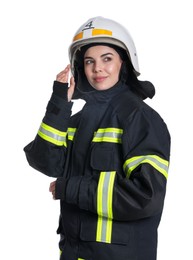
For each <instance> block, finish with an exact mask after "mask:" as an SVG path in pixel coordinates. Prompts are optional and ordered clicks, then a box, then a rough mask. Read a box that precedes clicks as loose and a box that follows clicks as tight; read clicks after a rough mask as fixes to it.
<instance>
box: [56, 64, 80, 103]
mask: <svg viewBox="0 0 193 260" xmlns="http://www.w3.org/2000/svg"><path fill="white" fill-rule="evenodd" d="M69 73H70V64H68V65H67V66H66V68H65V69H64V70H62V71H61V72H60V73H59V74H58V75H57V76H56V80H57V81H59V82H62V83H68V79H69ZM74 88H75V81H74V77H73V76H71V77H70V86H69V88H68V102H69V101H71V99H72V96H73V93H74Z"/></svg>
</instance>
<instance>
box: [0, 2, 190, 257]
mask: <svg viewBox="0 0 193 260" xmlns="http://www.w3.org/2000/svg"><path fill="white" fill-rule="evenodd" d="M98 15H101V16H104V17H107V18H112V19H114V20H117V21H118V22H120V23H122V24H124V25H125V26H126V27H127V28H128V30H129V31H130V33H131V35H132V36H133V39H134V41H135V44H136V47H137V51H138V56H139V65H140V69H141V76H140V79H147V80H150V81H152V82H153V83H154V85H155V87H156V96H155V97H154V99H153V100H149V101H147V102H148V104H150V105H151V106H152V107H154V108H155V109H156V110H157V111H158V112H159V113H160V114H161V116H162V117H163V118H164V120H165V121H166V123H167V125H168V128H169V130H170V133H171V137H172V150H171V165H170V171H169V179H168V186H167V195H166V200H165V207H164V212H163V217H162V221H161V224H160V227H159V245H158V260H171V259H172V260H173V259H175V260H181V259H183V260H184V259H188V260H191V259H193V250H192V232H193V229H192V227H193V225H192V220H193V213H192V212H193V211H192V205H193V203H192V199H193V185H192V182H193V169H192V161H193V160H192V150H193V148H192V147H193V142H192V133H193V129H192V112H191V111H192V110H193V109H192V108H193V106H192V96H191V95H192V91H191V89H192V61H193V51H192V48H193V37H192V31H193V30H192V24H193V19H192V7H191V1H188V0H183V1H178V0H173V1H172V0H145V1H144V0H141V1H140V0H135V1H133V0H132V1H129V0H127V1H121V0H120V1H112V0H110V1H107V0H106V1H104V0H97V1H84V0H82V1H75V0H74V1H67V0H36V1H35V0H33V1H32V0H17V1H14V0H6V1H1V3H0V84H1V86H0V88H1V91H0V95H1V98H0V111H1V112H0V113H1V114H0V117H1V127H0V131H1V132H0V137H1V142H0V145H1V146H0V148H1V156H0V158H1V161H0V169H1V170H0V176H1V179H0V180H1V184H0V210H1V213H0V239H1V242H0V243H1V244H0V248H1V249H0V259H2V260H8V259H20V260H24V259H25V260H26V259H28V260H32V259H33V260H34V259H36V260H44V259H46V260H54V259H58V255H59V254H58V245H57V244H58V239H59V237H58V236H57V235H56V232H55V231H56V228H57V224H58V215H59V202H58V201H53V200H52V197H51V194H50V193H49V192H48V187H49V183H50V182H51V181H52V179H51V178H48V177H46V176H44V175H42V174H40V173H39V172H37V171H35V170H33V169H32V168H31V167H29V166H28V164H27V161H26V159H25V155H24V152H23V147H24V146H25V145H26V144H27V143H29V142H30V141H31V140H32V139H33V138H34V137H35V135H36V132H37V130H38V128H39V125H40V123H41V120H42V117H43V115H44V113H45V107H46V105H47V101H48V99H49V97H50V94H51V91H52V83H53V80H54V79H55V76H56V74H57V73H58V72H60V71H61V70H62V69H63V68H64V67H65V66H66V64H67V63H68V55H67V49H68V46H69V44H70V43H71V39H72V37H73V35H74V33H75V31H76V30H77V29H78V27H79V26H80V25H81V24H82V23H84V22H85V21H87V20H88V19H89V18H90V17H93V16H98ZM147 260H148V259H147Z"/></svg>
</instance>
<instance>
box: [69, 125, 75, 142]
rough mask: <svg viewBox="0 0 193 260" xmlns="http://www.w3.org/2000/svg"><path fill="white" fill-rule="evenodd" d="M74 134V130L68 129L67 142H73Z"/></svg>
mask: <svg viewBox="0 0 193 260" xmlns="http://www.w3.org/2000/svg"><path fill="white" fill-rule="evenodd" d="M75 133H76V128H70V127H69V128H68V140H71V141H73V140H74V135H75Z"/></svg>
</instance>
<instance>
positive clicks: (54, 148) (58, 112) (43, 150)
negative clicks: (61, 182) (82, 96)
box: [24, 81, 73, 177]
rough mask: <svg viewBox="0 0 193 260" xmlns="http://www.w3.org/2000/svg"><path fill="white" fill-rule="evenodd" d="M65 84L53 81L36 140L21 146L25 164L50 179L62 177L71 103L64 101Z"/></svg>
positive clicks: (65, 98)
mask: <svg viewBox="0 0 193 260" xmlns="http://www.w3.org/2000/svg"><path fill="white" fill-rule="evenodd" d="M67 89H68V84H66V83H61V82H58V81H55V82H54V86H53V93H52V96H51V99H50V101H49V102H48V105H47V108H46V113H45V116H44V118H43V121H42V123H41V126H40V128H39V131H38V133H37V135H36V137H35V139H34V140H33V141H32V142H31V143H29V144H28V145H26V146H25V147H24V152H25V154H26V158H27V160H28V163H29V165H30V166H31V167H33V168H34V169H36V170H38V171H40V172H42V173H44V174H46V175H48V176H50V177H59V176H62V175H63V172H64V165H65V154H66V136H67V127H68V121H69V118H70V115H71V107H72V104H73V103H72V102H68V101H67Z"/></svg>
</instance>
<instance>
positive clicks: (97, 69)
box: [93, 61, 102, 73]
mask: <svg viewBox="0 0 193 260" xmlns="http://www.w3.org/2000/svg"><path fill="white" fill-rule="evenodd" d="M93 69H94V72H95V73H97V72H101V71H102V65H101V63H100V62H98V61H96V62H95V64H94V68H93Z"/></svg>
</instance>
